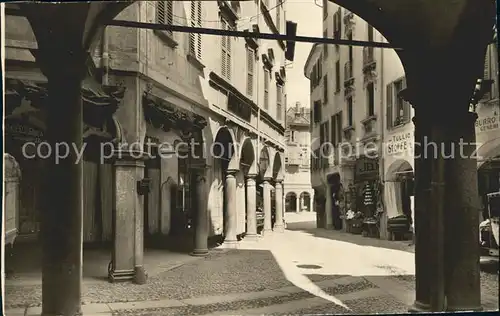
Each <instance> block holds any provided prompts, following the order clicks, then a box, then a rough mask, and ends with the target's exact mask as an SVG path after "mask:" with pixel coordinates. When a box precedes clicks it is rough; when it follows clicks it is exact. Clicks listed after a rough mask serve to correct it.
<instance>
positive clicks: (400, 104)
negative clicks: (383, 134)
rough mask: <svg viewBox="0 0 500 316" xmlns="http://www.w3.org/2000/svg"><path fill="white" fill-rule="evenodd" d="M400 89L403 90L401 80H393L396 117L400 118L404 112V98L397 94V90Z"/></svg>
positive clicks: (399, 90)
mask: <svg viewBox="0 0 500 316" xmlns="http://www.w3.org/2000/svg"><path fill="white" fill-rule="evenodd" d="M401 90H403V80H398V81H396V82H394V92H395V93H396V106H395V110H396V113H395V114H396V118H400V117H401V118H402V117H403V114H404V109H403V107H404V100H403V99H402V98H401V97H399V96H398V94H399V92H401Z"/></svg>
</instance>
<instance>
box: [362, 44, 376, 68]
mask: <svg viewBox="0 0 500 316" xmlns="http://www.w3.org/2000/svg"><path fill="white" fill-rule="evenodd" d="M374 62H375V54H374V50H373V47H363V67H367V66H370V65H371V64H373V63H374Z"/></svg>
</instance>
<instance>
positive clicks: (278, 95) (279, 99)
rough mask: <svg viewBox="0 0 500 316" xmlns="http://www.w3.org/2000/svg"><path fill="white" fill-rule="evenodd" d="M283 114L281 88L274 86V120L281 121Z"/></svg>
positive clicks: (280, 86)
mask: <svg viewBox="0 0 500 316" xmlns="http://www.w3.org/2000/svg"><path fill="white" fill-rule="evenodd" d="M282 114H283V86H282V85H279V84H277V85H276V119H277V120H278V121H281V119H282Z"/></svg>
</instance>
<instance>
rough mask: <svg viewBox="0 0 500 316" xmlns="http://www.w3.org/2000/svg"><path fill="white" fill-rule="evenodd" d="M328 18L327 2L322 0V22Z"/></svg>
mask: <svg viewBox="0 0 500 316" xmlns="http://www.w3.org/2000/svg"><path fill="white" fill-rule="evenodd" d="M327 16H328V0H323V20H324V19H326V17H327Z"/></svg>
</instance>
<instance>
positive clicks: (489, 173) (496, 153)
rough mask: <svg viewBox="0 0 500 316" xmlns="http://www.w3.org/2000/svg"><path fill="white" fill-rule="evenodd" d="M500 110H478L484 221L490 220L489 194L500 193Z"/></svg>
mask: <svg viewBox="0 0 500 316" xmlns="http://www.w3.org/2000/svg"><path fill="white" fill-rule="evenodd" d="M499 113H500V109H499V106H498V104H496V105H488V106H487V105H483V106H481V107H480V108H478V116H479V117H478V119H477V121H476V143H477V160H478V187H479V195H480V198H481V214H480V215H481V216H480V218H482V219H484V220H485V219H487V218H489V215H488V207H487V205H488V197H487V195H488V194H489V193H494V192H500V115H499Z"/></svg>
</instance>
